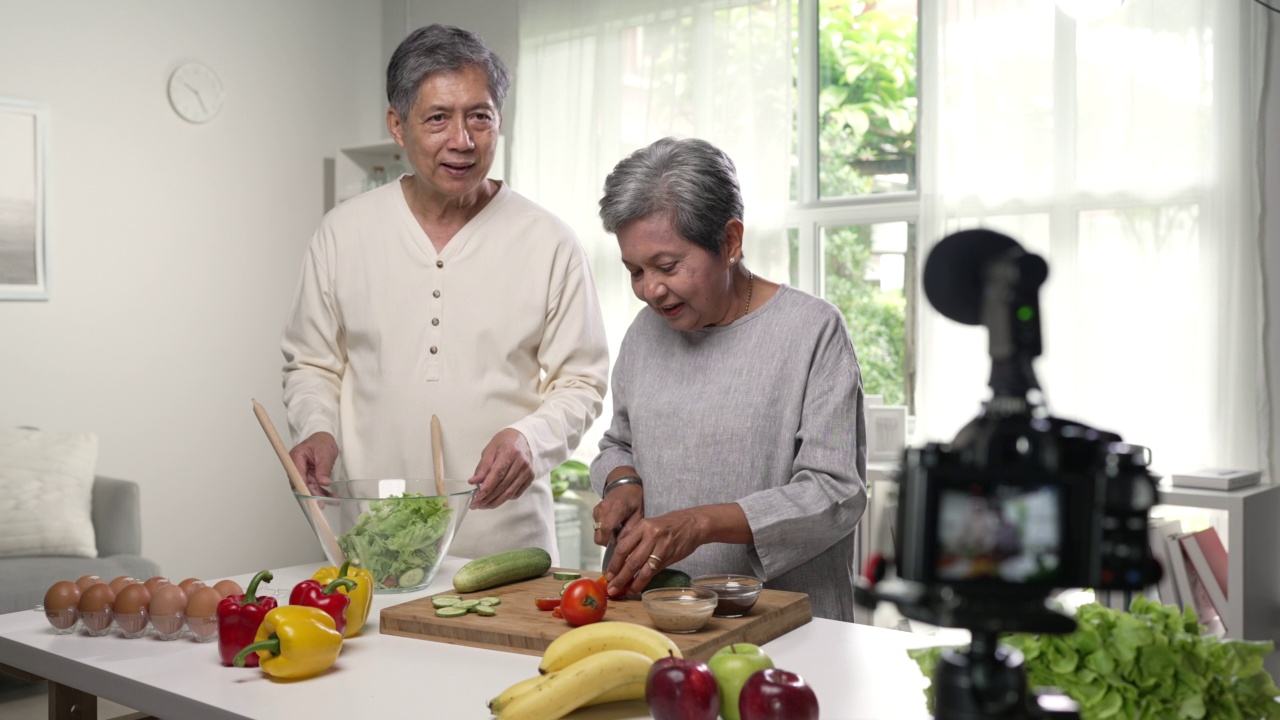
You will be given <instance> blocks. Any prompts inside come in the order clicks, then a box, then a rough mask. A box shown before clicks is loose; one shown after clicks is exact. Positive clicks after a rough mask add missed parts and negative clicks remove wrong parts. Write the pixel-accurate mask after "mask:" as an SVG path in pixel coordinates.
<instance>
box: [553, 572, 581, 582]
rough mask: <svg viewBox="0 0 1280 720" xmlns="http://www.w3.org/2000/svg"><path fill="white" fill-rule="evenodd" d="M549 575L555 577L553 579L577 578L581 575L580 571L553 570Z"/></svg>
mask: <svg viewBox="0 0 1280 720" xmlns="http://www.w3.org/2000/svg"><path fill="white" fill-rule="evenodd" d="M551 577H553V578H555V579H557V580H577V579H578V578H580V577H582V573H576V572H553V573H551Z"/></svg>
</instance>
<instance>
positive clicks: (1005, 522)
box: [935, 483, 1063, 584]
mask: <svg viewBox="0 0 1280 720" xmlns="http://www.w3.org/2000/svg"><path fill="white" fill-rule="evenodd" d="M1062 534H1063V533H1062V497H1061V488H1059V487H1055V486H1051V485H1040V486H1028V485H994V486H993V485H984V484H980V483H972V484H969V485H968V486H967V487H944V488H941V491H940V493H939V497H938V548H937V555H936V556H935V557H936V558H937V566H936V568H935V573H936V577H937V578H938V579H939V580H945V581H953V582H967V581H994V582H1005V583H1020V584H1039V583H1051V582H1053V581H1054V580H1055V579H1056V578H1057V577H1058V575H1059V572H1060V570H1061V567H1062Z"/></svg>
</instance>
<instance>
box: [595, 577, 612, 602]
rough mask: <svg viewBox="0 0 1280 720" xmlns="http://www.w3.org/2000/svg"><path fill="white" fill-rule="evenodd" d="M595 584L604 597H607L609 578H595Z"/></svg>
mask: <svg viewBox="0 0 1280 720" xmlns="http://www.w3.org/2000/svg"><path fill="white" fill-rule="evenodd" d="M596 584H597V585H599V586H600V592H602V593H604V596H605V597H609V578H607V577H605V576H604V575H601V576H600V577H598V578H596Z"/></svg>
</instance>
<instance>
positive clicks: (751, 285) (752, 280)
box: [742, 270, 756, 317]
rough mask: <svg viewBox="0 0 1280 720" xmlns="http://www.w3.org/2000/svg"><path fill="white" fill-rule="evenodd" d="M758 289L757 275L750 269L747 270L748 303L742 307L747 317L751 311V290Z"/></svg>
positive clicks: (744, 315)
mask: <svg viewBox="0 0 1280 720" xmlns="http://www.w3.org/2000/svg"><path fill="white" fill-rule="evenodd" d="M755 289H756V276H755V275H753V274H752V272H751V271H750V270H748V271H747V304H746V306H745V307H743V308H742V316H743V317H746V316H747V313H749V312H751V291H752V290H755Z"/></svg>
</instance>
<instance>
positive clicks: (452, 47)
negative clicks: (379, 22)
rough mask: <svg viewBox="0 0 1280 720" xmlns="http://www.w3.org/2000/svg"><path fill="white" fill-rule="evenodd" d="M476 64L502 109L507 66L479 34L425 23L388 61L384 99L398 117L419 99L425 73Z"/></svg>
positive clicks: (507, 82) (406, 113)
mask: <svg viewBox="0 0 1280 720" xmlns="http://www.w3.org/2000/svg"><path fill="white" fill-rule="evenodd" d="M472 66H473V67H478V68H480V69H481V70H483V71H484V74H485V76H486V77H488V78H489V95H490V96H492V98H493V103H494V105H496V106H497V108H498V110H499V111H501V110H502V103H503V101H505V100H506V98H507V89H508V88H509V87H511V76H510V74H509V73H508V72H507V66H506V65H504V64H503V63H502V58H500V57H498V56H497V55H496V54H495V53H494V52H493V51H492V50H490V49H489V47H488V46H487V45H485V44H484V41H483V40H481V39H480V36H479V35H476V34H475V33H473V32H470V31H468V30H463V29H461V28H456V27H452V26H449V25H428V26H426V27H421V28H418V29H417V30H414V31H413V32H411V33H409V36H408V37H406V38H405V39H404V40H402V41H401V42H400V45H399V47H397V48H396V51H395V52H394V53H392V55H391V62H390V63H388V64H387V101H388V102H390V103H391V107H392V108H394V109H395V111H396V113H397V114H398V115H399V116H400V117H401V119H407V118H408V117H409V111H410V110H412V109H413V104H414V103H415V102H417V100H418V89H419V88H421V87H422V81H423V80H425V79H426V78H427V76H428V75H431V74H432V73H438V72H454V71H457V70H461V69H463V68H465V67H472Z"/></svg>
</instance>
